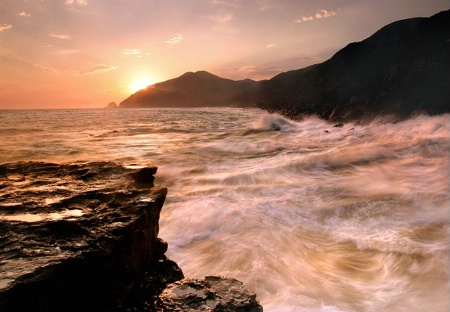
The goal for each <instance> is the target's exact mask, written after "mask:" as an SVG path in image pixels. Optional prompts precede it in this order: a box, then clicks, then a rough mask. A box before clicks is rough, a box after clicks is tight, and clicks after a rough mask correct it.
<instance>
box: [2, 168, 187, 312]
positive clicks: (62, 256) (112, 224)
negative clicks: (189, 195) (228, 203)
mask: <svg viewBox="0 0 450 312" xmlns="http://www.w3.org/2000/svg"><path fill="white" fill-rule="evenodd" d="M2 168H3V169H2V175H0V184H2V185H3V188H2V189H1V193H0V228H1V231H0V242H1V243H0V311H61V310H64V311H119V310H123V307H124V306H127V305H131V303H130V298H132V297H133V296H134V295H133V294H134V293H139V290H140V289H141V286H140V285H142V284H145V283H146V281H148V280H152V281H153V284H155V285H158V286H157V287H153V288H151V289H150V288H148V287H147V292H146V295H147V296H149V297H150V298H153V299H151V300H152V301H151V302H153V301H154V299H155V298H156V296H157V293H153V294H152V293H151V291H158V293H159V292H160V291H161V290H162V288H164V286H165V285H166V284H167V283H168V282H173V281H175V280H177V279H180V278H182V277H183V274H182V272H181V270H180V269H179V268H178V267H177V266H176V264H174V263H173V262H171V261H170V260H167V259H166V258H165V256H164V252H165V251H166V250H167V243H164V242H163V241H161V240H158V238H157V235H158V231H159V225H158V222H159V214H160V210H161V208H162V206H163V203H164V200H165V197H166V194H167V190H166V189H165V188H161V187H153V188H147V189H142V188H138V187H136V182H135V181H133V179H132V178H131V176H132V175H133V173H134V172H139V174H138V176H139V177H141V176H142V175H143V174H151V173H155V172H156V169H155V168H150V169H148V170H144V169H141V170H139V171H135V170H132V169H127V168H124V167H121V166H118V165H116V164H113V163H108V162H98V163H86V164H74V165H56V164H46V163H14V164H4V165H2ZM86 174H89V179H80V177H83V176H86ZM142 179H144V178H142ZM146 179H147V180H145V181H148V180H149V179H148V177H147V178H146ZM87 181H88V182H87ZM36 185H40V187H39V188H36ZM160 268H165V272H164V274H166V275H167V276H168V277H165V278H164V280H161V279H162V277H161V276H160V274H159V273H158V270H159V269H160ZM170 270H173V272H172V273H168V272H167V271H170ZM156 280H158V281H156ZM150 290H151V291H150ZM142 300H143V299H142ZM142 300H141V301H142Z"/></svg>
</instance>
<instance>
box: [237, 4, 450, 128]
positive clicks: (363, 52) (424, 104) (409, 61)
mask: <svg viewBox="0 0 450 312" xmlns="http://www.w3.org/2000/svg"><path fill="white" fill-rule="evenodd" d="M238 97H240V99H241V100H244V99H245V100H247V101H255V102H257V103H258V106H259V107H260V108H263V109H266V110H268V111H271V112H280V113H282V114H284V115H287V116H289V117H296V116H299V115H304V114H306V115H308V114H315V115H319V116H321V117H323V118H326V119H333V120H352V119H361V118H371V117H374V116H378V115H395V116H397V117H400V118H405V117H408V116H410V115H411V114H414V113H416V112H424V113H428V114H440V113H444V112H449V111H450V10H449V11H443V12H440V13H438V14H436V15H434V16H431V17H429V18H412V19H406V20H401V21H397V22H394V23H392V24H389V25H387V26H385V27H383V28H382V29H380V30H379V31H377V32H376V33H375V34H373V35H372V36H370V37H369V38H367V39H365V40H363V41H361V42H356V43H351V44H349V45H347V46H346V47H345V48H343V49H342V50H340V51H338V52H337V53H336V54H335V55H334V56H333V57H332V58H331V59H329V60H327V61H326V62H324V63H321V64H317V65H313V66H310V67H307V68H304V69H300V70H294V71H289V72H286V73H282V74H279V75H277V76H275V77H273V78H272V79H270V80H268V81H265V82H262V83H261V84H260V85H258V86H257V87H254V88H253V89H252V90H247V91H246V92H245V93H243V94H240V95H238Z"/></svg>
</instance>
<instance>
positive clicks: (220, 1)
mask: <svg viewBox="0 0 450 312" xmlns="http://www.w3.org/2000/svg"><path fill="white" fill-rule="evenodd" d="M208 3H209V4H212V5H223V6H228V7H238V6H239V5H238V3H237V2H236V1H231V0H209V1H208Z"/></svg>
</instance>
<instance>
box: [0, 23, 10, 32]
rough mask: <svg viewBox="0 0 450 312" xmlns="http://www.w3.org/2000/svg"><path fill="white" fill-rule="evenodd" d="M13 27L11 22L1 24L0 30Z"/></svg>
mask: <svg viewBox="0 0 450 312" xmlns="http://www.w3.org/2000/svg"><path fill="white" fill-rule="evenodd" d="M11 28H12V25H11V24H0V31H4V30H7V29H11Z"/></svg>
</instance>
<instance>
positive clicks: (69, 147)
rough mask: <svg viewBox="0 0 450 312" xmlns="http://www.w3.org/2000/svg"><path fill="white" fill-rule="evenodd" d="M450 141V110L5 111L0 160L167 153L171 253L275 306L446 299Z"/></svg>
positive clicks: (193, 272) (126, 158) (164, 228)
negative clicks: (378, 116)
mask: <svg viewBox="0 0 450 312" xmlns="http://www.w3.org/2000/svg"><path fill="white" fill-rule="evenodd" d="M449 151H450V115H448V114H447V115H443V116H435V117H427V116H418V117H415V118H412V119H409V120H406V121H403V122H397V123H388V122H384V121H383V120H376V121H374V122H372V123H370V124H365V125H360V124H358V123H354V124H352V123H348V124H344V125H343V126H341V127H333V124H330V123H327V122H325V121H323V120H319V119H317V118H314V117H310V118H305V119H303V120H301V121H291V120H287V119H285V118H283V117H281V116H278V115H270V114H267V113H266V112H264V111H261V110H257V109H238V108H201V109H200V108H198V109H114V110H106V109H104V110H17V111H14V110H12V111H0V163H6V162H16V161H46V162H57V163H67V162H74V161H114V162H117V163H120V164H123V165H156V166H158V168H159V169H158V173H157V174H156V184H160V185H164V186H166V187H168V189H169V195H168V198H167V200H166V203H165V205H164V208H163V211H162V215H161V220H160V234H159V236H160V237H162V238H163V239H165V240H167V241H168V243H169V250H168V252H167V255H168V257H169V258H171V259H173V260H175V261H176V262H177V263H178V264H179V265H180V267H181V268H182V269H183V271H184V273H185V275H186V276H189V277H203V276H205V275H208V274H220V275H224V276H227V277H234V278H237V279H239V280H241V281H243V282H244V283H245V285H246V286H247V287H248V288H250V289H251V290H252V291H254V292H256V294H257V298H258V299H259V300H260V302H261V303H262V305H263V306H264V310H265V311H283V312H284V311H374V312H375V311H408V312H410V311H448V310H449V305H450V304H449V264H448V263H449Z"/></svg>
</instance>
